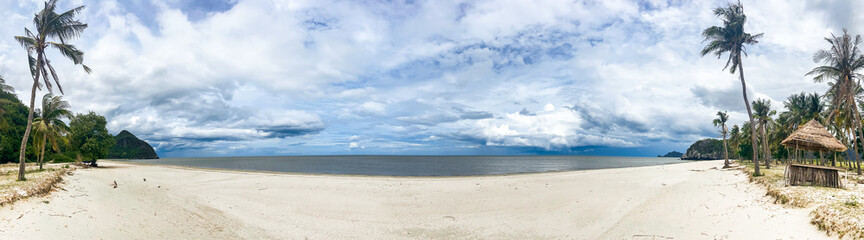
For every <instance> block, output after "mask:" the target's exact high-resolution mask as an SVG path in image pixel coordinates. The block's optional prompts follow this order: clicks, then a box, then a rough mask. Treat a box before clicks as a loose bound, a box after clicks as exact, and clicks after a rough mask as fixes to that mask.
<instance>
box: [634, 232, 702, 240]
mask: <svg viewBox="0 0 864 240" xmlns="http://www.w3.org/2000/svg"><path fill="white" fill-rule="evenodd" d="M703 234H704V233H703ZM633 238H651V239H675V238H673V237H667V236H662V235H655V234H651V235H647V234H636V235H633Z"/></svg>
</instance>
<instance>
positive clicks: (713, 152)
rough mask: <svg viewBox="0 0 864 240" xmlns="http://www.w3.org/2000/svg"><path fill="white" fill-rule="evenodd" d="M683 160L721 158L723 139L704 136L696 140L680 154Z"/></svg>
mask: <svg viewBox="0 0 864 240" xmlns="http://www.w3.org/2000/svg"><path fill="white" fill-rule="evenodd" d="M681 159H684V160H716V159H723V141H720V140H717V139H713V138H706V139H702V140H699V141H696V142H695V143H693V144H692V145H690V147H689V148H687V152H686V153H684V155H683V156H681Z"/></svg>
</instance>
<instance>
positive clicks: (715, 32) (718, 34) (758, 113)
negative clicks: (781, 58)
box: [701, 2, 864, 175]
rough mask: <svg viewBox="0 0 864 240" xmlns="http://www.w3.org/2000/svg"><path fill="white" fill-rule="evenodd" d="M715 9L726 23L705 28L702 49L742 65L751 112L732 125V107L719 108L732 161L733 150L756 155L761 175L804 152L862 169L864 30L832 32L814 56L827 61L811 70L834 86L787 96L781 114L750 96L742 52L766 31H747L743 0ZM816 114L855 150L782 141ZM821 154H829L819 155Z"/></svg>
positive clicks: (740, 72) (747, 157) (743, 156)
mask: <svg viewBox="0 0 864 240" xmlns="http://www.w3.org/2000/svg"><path fill="white" fill-rule="evenodd" d="M714 15H715V16H717V17H718V18H720V20H721V21H722V22H723V24H722V25H720V26H711V27H709V28H706V29H705V30H704V31H703V32H702V36H703V37H704V39H705V40H704V41H703V42H705V43H706V45H705V46H704V48H703V49H702V51H701V55H702V56H705V55H708V54H713V55H715V56H717V58H722V57H723V56H728V57H727V59H726V65H725V67H724V70H725V69H727V68H728V69H730V73H733V74H735V73H736V71H737V73H738V78H739V80H740V81H741V86H742V90H743V99H744V105H745V106H746V109H747V115H748V117H749V121H745V122H744V123H742V124H741V125H740V127H739V125H738V124H735V125H733V126H732V127H731V128H727V120H728V115H727V114H726V112H717V118H716V119H714V122H713V123H714V125H715V126H717V127H718V128H720V132H721V133H722V135H723V141H724V145H728V147H725V149H726V150H727V151H728V153H727V162H726V166H728V156H729V155H731V156H733V157H736V156H737V158H739V159H745V160H751V161H754V163H755V164H754V168H755V169H754V170H755V172H754V174H755V175H760V172H759V168H760V165H763V164H764V167H765V168H770V166H771V164H772V163H777V162H789V161H790V159H792V158H793V157H792V156H801V157H798V158H795V159H802V158H803V159H814V160H807V161H808V163H812V164H821V165H829V164H830V165H832V166H837V165H838V164H839V165H841V166H844V167H849V168H853V167H854V168H855V169H856V170H857V173H858V174H859V175H860V174H861V166H860V163H859V159H860V157H859V156H860V154H862V153H861V150H862V148H861V140H862V137H864V126H862V123H861V119H862V118H861V113H860V109H859V108H864V101H862V93H864V91H862V89H861V79H862V77H864V75H862V74H861V71H862V70H864V56H862V54H861V51H860V50H859V48H858V46H859V44H860V43H861V36H860V35H855V36H854V37H852V36H850V35H849V33H848V31H847V30H846V29H845V28H844V29H843V34H842V35H841V36H835V35H834V34H831V36H830V37H826V38H825V40H826V42H827V43H828V48H827V49H822V50H819V51H817V52H816V53H815V54H814V56H813V61H814V62H815V63H818V64H822V65H821V66H817V67H815V68H813V70H811V71H810V72H807V73H806V74H805V76H808V77H812V78H813V81H814V82H816V83H826V84H827V85H828V87H829V89H828V91H826V92H825V93H823V94H821V95H820V94H819V93H805V92H802V93H796V94H792V95H790V96H788V97H787V98H786V100H785V101H784V102H783V112H781V113H779V114H778V113H777V111H776V110H772V106H771V101H769V100H768V99H756V100H755V101H752V102H750V101H749V100H748V98H747V85H746V81H745V79H744V67H743V61H742V60H743V58H742V57H743V56H747V51H746V46H747V45H753V44H757V43H759V41H758V40H759V38H761V37H762V33H759V34H750V33H747V32H745V31H744V24H745V23H746V21H747V17H746V15H745V14H744V7H743V5H742V4H741V3H740V2H738V3H729V4H728V5H727V6H725V7H719V8H716V9H714ZM730 66H731V68H730ZM810 120H816V121H818V122H820V123H821V124H822V125H823V126H826V128H827V129H828V131H829V132H830V133H832V134H834V137H836V138H837V139H838V140H840V141H841V142H842V143H844V144H846V145H847V146H848V148H849V149H850V150H849V151H846V152H842V153H834V154H833V155H831V156H828V158H827V159H825V158H822V156H816V154H817V153H812V152H811V153H808V152H803V151H798V152H796V150H795V149H789V148H787V147H785V146H783V145H781V144H780V143H781V141H783V140H784V139H785V138H786V137H788V136H789V135H790V134H792V133H793V132H794V131H795V130H797V129H798V127H799V126H801V125H803V124H805V123H806V122H808V121H810ZM727 136H728V138H727ZM727 143H728V144H727ZM819 154H821V153H819ZM807 156H810V157H809V158H808V157H807ZM816 157H819V159H823V160H821V161H817V160H815V158H816ZM838 158H839V159H838ZM838 160H839V161H838ZM838 162H839V163H838Z"/></svg>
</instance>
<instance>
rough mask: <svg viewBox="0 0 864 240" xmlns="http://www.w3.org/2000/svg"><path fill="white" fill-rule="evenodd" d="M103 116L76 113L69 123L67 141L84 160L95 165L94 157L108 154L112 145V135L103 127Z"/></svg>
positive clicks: (98, 157)
mask: <svg viewBox="0 0 864 240" xmlns="http://www.w3.org/2000/svg"><path fill="white" fill-rule="evenodd" d="M105 124H107V122H106V121H105V117H103V116H99V115H98V114H96V113H94V112H89V113H87V114H76V115H75V117H74V118H72V122H71V123H69V129H70V130H69V132H70V136H69V143H70V145H71V146H72V148H74V149H77V150H78V151H80V152H79V155H80V156H81V157H82V159H83V160H84V161H90V162H91V165H93V166H96V159H100V158H105V157H107V156H108V151H109V150H111V147H113V146H114V137H113V136H111V134H108V130H107V129H105Z"/></svg>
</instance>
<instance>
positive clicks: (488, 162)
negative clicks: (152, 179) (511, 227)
mask: <svg viewBox="0 0 864 240" xmlns="http://www.w3.org/2000/svg"><path fill="white" fill-rule="evenodd" d="M128 161H130V162H136V163H145V164H164V165H176V166H187V167H198V168H214V169H229V170H253V171H271V172H287V173H311V174H337V175H371V176H482V175H502V174H519V173H543V172H560V171H573V170H586V169H604V168H623V167H640V166H653V165H663V164H674V163H682V162H688V161H684V160H680V159H678V158H662V157H601V156H574V155H567V156H561V155H554V156H549V155H540V156H536V155H531V156H522V155H520V156H512V155H510V156H451V155H445V156H428V155H424V156H413V155H412V156H393V155H360V156H354V155H337V156H276V157H206V158H161V159H152V160H128Z"/></svg>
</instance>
